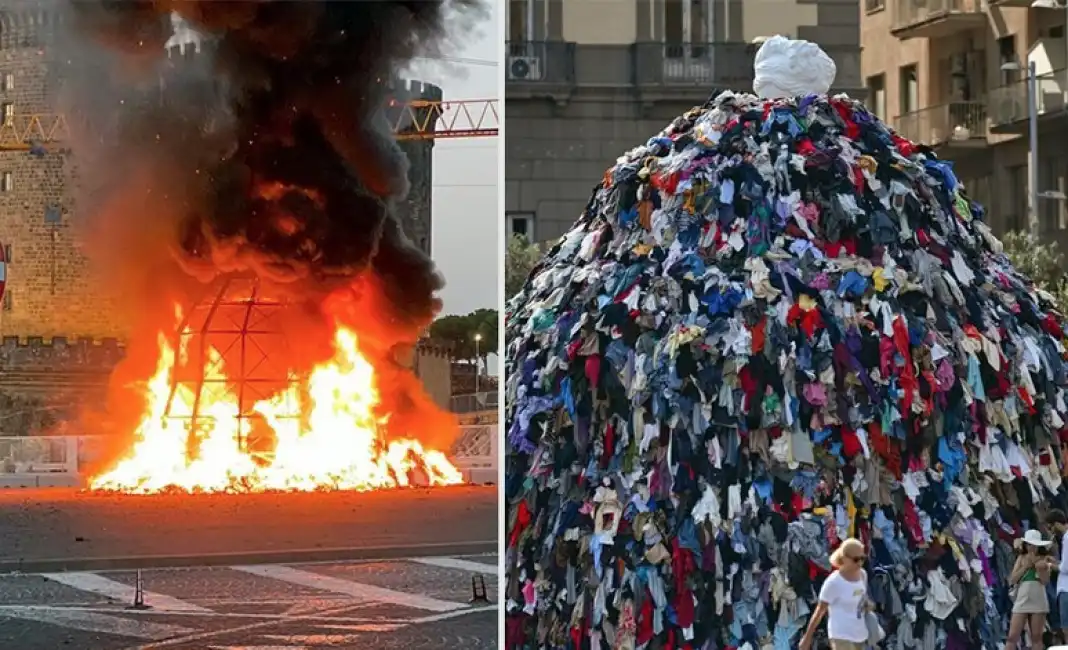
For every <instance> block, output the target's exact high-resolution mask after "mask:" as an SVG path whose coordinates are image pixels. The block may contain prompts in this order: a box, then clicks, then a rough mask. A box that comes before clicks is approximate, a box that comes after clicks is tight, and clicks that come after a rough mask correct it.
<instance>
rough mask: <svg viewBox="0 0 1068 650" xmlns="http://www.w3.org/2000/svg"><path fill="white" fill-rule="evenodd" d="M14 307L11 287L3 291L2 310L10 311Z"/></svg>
mask: <svg viewBox="0 0 1068 650" xmlns="http://www.w3.org/2000/svg"><path fill="white" fill-rule="evenodd" d="M13 308H14V305H13V302H12V299H11V289H8V290H7V291H5V292H4V311H11V310H12V309H13Z"/></svg>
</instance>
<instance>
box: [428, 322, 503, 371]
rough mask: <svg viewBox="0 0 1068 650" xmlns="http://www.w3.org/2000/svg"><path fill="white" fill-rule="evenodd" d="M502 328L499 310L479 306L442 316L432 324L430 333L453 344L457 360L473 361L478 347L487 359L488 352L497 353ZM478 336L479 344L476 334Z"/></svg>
mask: <svg viewBox="0 0 1068 650" xmlns="http://www.w3.org/2000/svg"><path fill="white" fill-rule="evenodd" d="M499 327H500V323H499V316H498V312H497V310H496V309H478V310H475V311H473V312H471V313H470V314H465V315H463V316H459V315H453V316H443V317H441V318H439V319H437V320H436V321H434V323H433V324H432V325H431V326H430V336H431V337H432V338H434V339H436V340H438V341H442V342H443V343H448V344H449V345H450V346H451V347H452V353H453V355H454V356H455V357H456V358H457V359H463V360H465V361H472V360H474V359H475V349H476V347H477V349H478V357H479V359H480V360H483V361H484V360H485V358H486V356H487V355H490V354H496V353H497V332H498V329H499ZM476 336H478V337H479V339H478V341H477V343H478V345H477V346H476V345H475V343H476V341H475V337H476Z"/></svg>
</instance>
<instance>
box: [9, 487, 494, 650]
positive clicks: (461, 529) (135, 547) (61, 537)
mask: <svg viewBox="0 0 1068 650" xmlns="http://www.w3.org/2000/svg"><path fill="white" fill-rule="evenodd" d="M497 539H498V533H497V490H496V488H495V487H493V486H488V487H466V486H465V487H449V488H435V489H404V490H388V491H379V492H366V493H358V492H317V493H284V494H282V493H277V494H201V495H188V494H174V495H149V496H132V495H114V494H103V495H101V494H95V493H83V492H79V491H75V490H68V489H31V490H0V573H4V572H10V571H24V572H29V571H39V572H47V571H62V570H108V569H125V568H139V567H159V566H189V565H193V566H199V565H234V564H254V563H284V562H308V561H323V560H355V559H388V558H403V557H412V556H423V555H462V554H470V553H485V552H493V551H495V550H496V548H497ZM0 647H6V646H2V645H0Z"/></svg>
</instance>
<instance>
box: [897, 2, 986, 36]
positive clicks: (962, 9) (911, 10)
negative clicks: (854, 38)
mask: <svg viewBox="0 0 1068 650" xmlns="http://www.w3.org/2000/svg"><path fill="white" fill-rule="evenodd" d="M895 7H896V8H895V11H894V27H893V30H892V31H893V32H894V34H896V35H897V36H901V37H905V38H935V37H941V36H947V35H949V34H953V33H956V32H959V31H963V30H966V29H971V28H974V27H980V26H983V25H985V24H986V20H987V17H986V12H985V11H984V8H983V1H982V0H895Z"/></svg>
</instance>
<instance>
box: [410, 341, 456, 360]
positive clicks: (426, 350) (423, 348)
mask: <svg viewBox="0 0 1068 650" xmlns="http://www.w3.org/2000/svg"><path fill="white" fill-rule="evenodd" d="M417 349H418V350H419V353H420V354H424V355H427V356H431V357H438V358H439V359H451V358H452V350H450V349H449V346H447V345H442V344H440V343H438V342H436V341H420V342H419V345H418V347H417Z"/></svg>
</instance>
